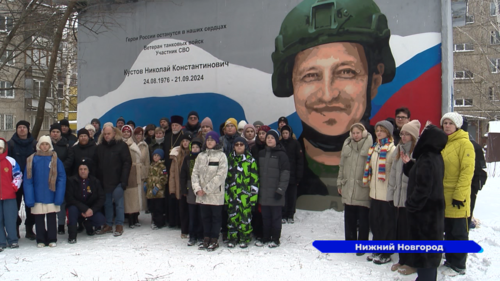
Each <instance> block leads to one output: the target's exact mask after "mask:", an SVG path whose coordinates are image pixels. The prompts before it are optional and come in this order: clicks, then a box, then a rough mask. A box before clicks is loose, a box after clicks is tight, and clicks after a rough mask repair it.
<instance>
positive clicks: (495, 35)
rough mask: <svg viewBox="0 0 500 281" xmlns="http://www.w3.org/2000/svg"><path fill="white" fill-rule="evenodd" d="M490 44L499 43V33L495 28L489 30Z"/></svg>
mask: <svg viewBox="0 0 500 281" xmlns="http://www.w3.org/2000/svg"><path fill="white" fill-rule="evenodd" d="M490 44H491V45H498V44H500V33H499V32H498V31H497V30H495V31H492V32H491V37H490Z"/></svg>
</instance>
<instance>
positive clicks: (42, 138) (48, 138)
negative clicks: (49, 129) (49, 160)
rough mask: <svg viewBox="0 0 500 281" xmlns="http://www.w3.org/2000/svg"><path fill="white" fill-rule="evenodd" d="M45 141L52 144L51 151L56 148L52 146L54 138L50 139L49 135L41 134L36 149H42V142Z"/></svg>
mask: <svg viewBox="0 0 500 281" xmlns="http://www.w3.org/2000/svg"><path fill="white" fill-rule="evenodd" d="M44 142H45V143H48V144H49V146H50V148H49V151H52V150H54V147H53V146H52V140H51V139H50V137H49V136H41V137H40V138H39V139H38V142H37V143H36V150H40V144H42V143H44Z"/></svg>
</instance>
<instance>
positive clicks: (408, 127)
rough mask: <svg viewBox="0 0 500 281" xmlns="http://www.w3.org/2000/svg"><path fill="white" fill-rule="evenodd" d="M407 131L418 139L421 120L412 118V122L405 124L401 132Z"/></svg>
mask: <svg viewBox="0 0 500 281" xmlns="http://www.w3.org/2000/svg"><path fill="white" fill-rule="evenodd" d="M403 131H405V132H407V133H409V134H410V135H412V136H413V137H414V138H415V139H418V136H419V132H420V122H419V121H418V120H411V121H410V122H408V123H406V124H404V125H403V127H402V128H401V132H403Z"/></svg>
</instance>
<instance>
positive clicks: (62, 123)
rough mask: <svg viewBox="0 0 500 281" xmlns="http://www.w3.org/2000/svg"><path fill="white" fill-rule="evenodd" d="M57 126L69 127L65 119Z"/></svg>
mask: <svg viewBox="0 0 500 281" xmlns="http://www.w3.org/2000/svg"><path fill="white" fill-rule="evenodd" d="M59 124H61V126H66V127H69V121H68V120H66V119H62V120H61V121H59Z"/></svg>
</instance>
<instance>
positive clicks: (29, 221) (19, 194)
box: [16, 184, 35, 231]
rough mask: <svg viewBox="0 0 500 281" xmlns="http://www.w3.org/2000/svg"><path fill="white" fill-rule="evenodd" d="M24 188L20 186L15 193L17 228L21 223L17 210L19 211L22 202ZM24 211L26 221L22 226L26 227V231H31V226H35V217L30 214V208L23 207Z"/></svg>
mask: <svg viewBox="0 0 500 281" xmlns="http://www.w3.org/2000/svg"><path fill="white" fill-rule="evenodd" d="M23 195H24V188H23V185H22V184H21V188H19V190H18V191H17V193H16V202H17V213H18V215H17V226H20V225H21V223H22V219H21V217H20V216H19V210H20V209H21V202H22V201H23ZM24 211H25V212H26V220H25V221H24V225H25V226H26V231H29V230H31V231H33V226H34V225H35V216H34V215H33V214H31V208H28V207H26V205H25V206H24Z"/></svg>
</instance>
